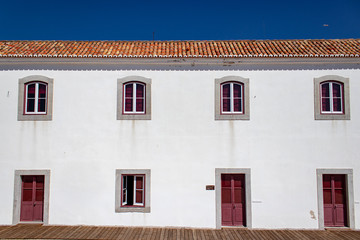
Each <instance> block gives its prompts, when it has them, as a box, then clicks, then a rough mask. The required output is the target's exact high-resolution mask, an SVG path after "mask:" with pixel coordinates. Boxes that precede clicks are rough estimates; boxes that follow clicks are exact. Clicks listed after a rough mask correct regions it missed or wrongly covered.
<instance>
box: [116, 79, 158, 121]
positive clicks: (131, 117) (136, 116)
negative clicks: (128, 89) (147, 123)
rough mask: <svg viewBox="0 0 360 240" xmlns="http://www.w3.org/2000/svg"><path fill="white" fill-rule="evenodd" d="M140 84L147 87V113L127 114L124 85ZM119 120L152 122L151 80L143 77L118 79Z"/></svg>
mask: <svg viewBox="0 0 360 240" xmlns="http://www.w3.org/2000/svg"><path fill="white" fill-rule="evenodd" d="M128 82H129V83H130V82H139V83H142V84H144V85H145V113H142V114H139V113H126V112H125V111H124V96H123V94H124V84H126V83H128ZM116 119H117V120H151V79H150V78H145V77H141V76H128V77H124V78H119V79H117V117H116Z"/></svg>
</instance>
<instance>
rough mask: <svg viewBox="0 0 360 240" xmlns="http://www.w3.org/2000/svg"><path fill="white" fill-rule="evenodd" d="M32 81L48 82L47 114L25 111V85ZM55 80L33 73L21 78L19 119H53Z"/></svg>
mask: <svg viewBox="0 0 360 240" xmlns="http://www.w3.org/2000/svg"><path fill="white" fill-rule="evenodd" d="M30 82H43V83H46V84H47V104H46V107H47V109H46V114H43V113H40V114H36V113H25V92H26V88H25V86H26V85H27V84H28V83H30ZM53 88H54V80H53V79H52V78H48V77H45V76H41V75H32V76H27V77H24V78H20V79H19V94H18V121H51V120H52V112H53Z"/></svg>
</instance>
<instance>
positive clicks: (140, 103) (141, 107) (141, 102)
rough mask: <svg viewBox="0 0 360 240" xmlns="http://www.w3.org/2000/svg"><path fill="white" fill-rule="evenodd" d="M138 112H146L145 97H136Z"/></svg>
mask: <svg viewBox="0 0 360 240" xmlns="http://www.w3.org/2000/svg"><path fill="white" fill-rule="evenodd" d="M136 112H144V99H136Z"/></svg>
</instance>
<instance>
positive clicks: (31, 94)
mask: <svg viewBox="0 0 360 240" xmlns="http://www.w3.org/2000/svg"><path fill="white" fill-rule="evenodd" d="M46 105H47V84H46V83H43V82H30V83H28V84H26V85H25V114H46V110H47V107H46Z"/></svg>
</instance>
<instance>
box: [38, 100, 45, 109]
mask: <svg viewBox="0 0 360 240" xmlns="http://www.w3.org/2000/svg"><path fill="white" fill-rule="evenodd" d="M45 111H46V99H39V101H38V112H45Z"/></svg>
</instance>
